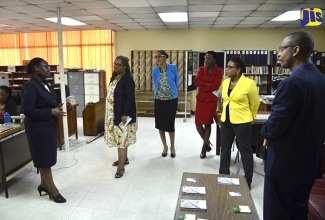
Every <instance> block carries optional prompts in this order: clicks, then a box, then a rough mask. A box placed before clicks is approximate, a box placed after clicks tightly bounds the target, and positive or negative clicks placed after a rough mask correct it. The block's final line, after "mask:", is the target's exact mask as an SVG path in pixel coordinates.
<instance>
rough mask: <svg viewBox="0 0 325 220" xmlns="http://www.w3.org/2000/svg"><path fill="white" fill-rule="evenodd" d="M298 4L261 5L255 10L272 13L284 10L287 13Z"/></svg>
mask: <svg viewBox="0 0 325 220" xmlns="http://www.w3.org/2000/svg"><path fill="white" fill-rule="evenodd" d="M297 5H298V4H281V3H278V4H263V5H261V6H260V7H258V8H257V10H259V11H273V10H285V11H289V10H291V9H292V8H294V7H295V6H297Z"/></svg>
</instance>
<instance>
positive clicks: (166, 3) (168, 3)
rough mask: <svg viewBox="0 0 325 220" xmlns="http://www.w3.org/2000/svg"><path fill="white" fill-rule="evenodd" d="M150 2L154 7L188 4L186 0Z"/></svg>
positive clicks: (151, 0) (156, 0)
mask: <svg viewBox="0 0 325 220" xmlns="http://www.w3.org/2000/svg"><path fill="white" fill-rule="evenodd" d="M148 2H149V4H150V5H151V6H153V7H159V6H176V5H187V2H186V0H177V1H175V0H148Z"/></svg>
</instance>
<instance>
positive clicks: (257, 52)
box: [255, 50, 262, 65]
mask: <svg viewBox="0 0 325 220" xmlns="http://www.w3.org/2000/svg"><path fill="white" fill-rule="evenodd" d="M261 56H262V50H257V51H256V55H255V62H256V63H255V64H256V65H260V64H261Z"/></svg>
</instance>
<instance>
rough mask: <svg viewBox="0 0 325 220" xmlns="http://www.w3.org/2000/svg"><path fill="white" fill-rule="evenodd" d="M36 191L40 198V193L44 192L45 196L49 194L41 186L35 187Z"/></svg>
mask: <svg viewBox="0 0 325 220" xmlns="http://www.w3.org/2000/svg"><path fill="white" fill-rule="evenodd" d="M37 191H38V192H39V196H42V192H45V194H49V191H48V190H47V189H45V188H44V187H43V186H41V185H39V186H38V187H37Z"/></svg>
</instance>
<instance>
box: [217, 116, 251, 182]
mask: <svg viewBox="0 0 325 220" xmlns="http://www.w3.org/2000/svg"><path fill="white" fill-rule="evenodd" d="M251 131H252V124H251V123H243V124H232V123H230V122H223V123H221V131H220V134H221V135H220V137H221V156H220V168H219V173H220V174H230V170H229V167H230V159H231V146H232V144H233V142H234V138H235V137H236V144H237V148H238V150H239V152H240V155H241V159H242V162H243V167H244V172H245V178H246V181H247V184H248V186H249V187H250V185H251V183H252V179H253V151H252V147H251Z"/></svg>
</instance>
